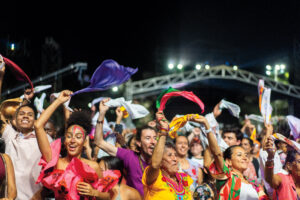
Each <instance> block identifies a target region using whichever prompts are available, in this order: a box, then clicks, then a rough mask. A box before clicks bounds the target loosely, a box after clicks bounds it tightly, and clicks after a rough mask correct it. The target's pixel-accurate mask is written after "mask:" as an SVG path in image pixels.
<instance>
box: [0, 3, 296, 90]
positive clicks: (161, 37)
mask: <svg viewBox="0 0 300 200" xmlns="http://www.w3.org/2000/svg"><path fill="white" fill-rule="evenodd" d="M274 2H275V1H271V0H269V1H247V2H246V1H140V2H139V3H137V2H132V1H126V2H124V1H123V2H118V1H110V2H105V3H104V1H99V2H97V3H96V2H93V3H90V2H85V1H81V2H75V1H70V2H69V3H68V4H67V3H64V4H62V1H61V2H53V1H47V2H44V1H43V2H41V3H34V4H33V3H28V2H12V1H10V3H9V2H6V3H5V6H3V7H2V8H1V11H2V12H1V14H0V17H1V19H2V20H1V24H2V29H1V32H0V34H1V35H0V44H1V48H0V50H1V51H2V52H1V53H2V54H3V55H6V52H7V48H8V46H7V42H8V41H9V42H16V43H18V42H20V41H23V40H26V41H27V42H28V43H27V44H28V45H27V47H26V52H27V54H28V55H27V57H22V53H19V54H21V55H11V56H10V58H11V59H12V60H15V61H16V62H18V64H19V65H20V66H22V68H23V69H24V70H25V72H26V73H27V74H28V75H29V76H30V77H31V78H32V79H34V78H35V77H37V76H39V75H41V73H42V69H41V63H42V61H41V49H42V45H43V44H44V42H45V38H46V37H49V36H50V37H53V38H54V40H55V41H56V42H57V43H58V44H59V45H60V49H61V52H62V64H61V65H62V66H61V67H65V66H67V65H68V64H70V63H75V62H78V61H82V62H88V65H89V69H88V71H87V73H88V74H89V75H91V74H92V73H93V71H94V70H95V68H96V67H97V66H98V65H99V64H100V63H101V62H102V61H103V60H104V59H114V60H116V61H117V62H119V63H120V64H122V65H125V66H131V67H138V68H139V72H138V73H137V74H136V75H134V76H133V77H132V78H133V80H140V79H143V78H148V77H153V76H155V75H158V74H162V73H166V72H167V63H168V61H169V60H170V59H173V60H175V62H179V61H181V60H183V61H184V63H185V65H191V66H192V65H194V64H195V63H197V62H209V63H210V64H211V65H216V64H221V63H225V62H226V61H227V62H229V63H231V64H236V65H239V66H240V68H245V69H247V70H250V71H251V70H252V69H253V70H256V71H257V70H258V69H259V68H264V67H265V64H267V62H269V61H271V62H272V61H273V60H274V61H273V62H275V61H276V59H280V58H281V56H282V55H287V54H288V53H290V52H291V51H292V47H293V40H294V39H295V38H296V39H300V31H299V30H300V18H299V15H300V14H299V13H300V12H299V11H300V4H299V3H298V2H299V1H296V0H295V1H281V2H278V3H276V2H275V3H274ZM18 51H19V52H20V51H22V50H18ZM274 58H275V59H274ZM272 59H273V60H272ZM47 72H51V69H49V71H47ZM4 87H5V85H4ZM4 90H5V89H4Z"/></svg>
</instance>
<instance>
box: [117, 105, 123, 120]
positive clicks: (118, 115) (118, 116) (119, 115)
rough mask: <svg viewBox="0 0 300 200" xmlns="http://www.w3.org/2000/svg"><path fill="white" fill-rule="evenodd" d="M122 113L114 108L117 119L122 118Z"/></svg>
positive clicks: (119, 108)
mask: <svg viewBox="0 0 300 200" xmlns="http://www.w3.org/2000/svg"><path fill="white" fill-rule="evenodd" d="M123 114H124V113H123V111H121V107H117V108H116V115H117V119H122V118H123Z"/></svg>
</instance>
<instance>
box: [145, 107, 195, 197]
mask: <svg viewBox="0 0 300 200" xmlns="http://www.w3.org/2000/svg"><path fill="white" fill-rule="evenodd" d="M156 120H157V121H158V122H159V124H160V132H159V133H160V134H159V135H160V136H159V140H158V143H157V145H156V146H155V149H154V152H153V155H152V158H151V164H150V165H149V166H148V167H147V168H146V169H145V171H144V174H143V179H142V182H143V185H144V199H145V200H148V199H151V200H156V199H159V200H161V199H168V200H172V199H174V200H175V199H176V200H177V199H178V200H190V199H192V193H191V191H190V185H191V184H192V183H193V180H192V179H191V177H189V176H188V175H187V174H185V173H179V172H178V171H179V168H178V160H177V156H176V150H175V146H174V144H173V143H172V142H168V141H167V142H166V139H167V135H168V127H169V124H168V122H167V120H166V118H165V116H164V115H163V113H162V112H157V113H156Z"/></svg>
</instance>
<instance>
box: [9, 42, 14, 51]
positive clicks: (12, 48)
mask: <svg viewBox="0 0 300 200" xmlns="http://www.w3.org/2000/svg"><path fill="white" fill-rule="evenodd" d="M10 50H12V51H14V50H15V44H14V43H11V44H10Z"/></svg>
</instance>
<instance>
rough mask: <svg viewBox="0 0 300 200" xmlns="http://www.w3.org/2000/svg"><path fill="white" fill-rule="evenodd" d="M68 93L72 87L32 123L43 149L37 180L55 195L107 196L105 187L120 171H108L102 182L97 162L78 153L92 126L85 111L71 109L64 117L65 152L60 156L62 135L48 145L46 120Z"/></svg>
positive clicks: (69, 196)
mask: <svg viewBox="0 0 300 200" xmlns="http://www.w3.org/2000/svg"><path fill="white" fill-rule="evenodd" d="M71 94H72V92H71V91H67V90H65V91H62V92H61V94H60V95H59V97H58V98H57V99H56V100H55V101H54V102H53V103H52V104H51V105H50V106H49V107H48V108H47V109H46V110H45V111H44V112H43V113H42V115H41V116H40V118H39V119H38V120H37V121H36V122H35V124H34V126H35V130H36V136H37V141H38V144H39V148H40V151H41V153H42V158H41V161H40V165H42V171H41V174H40V176H39V178H38V180H37V183H39V182H41V183H42V184H43V185H44V186H45V187H47V188H49V189H51V190H53V191H54V194H55V199H75V200H79V199H96V198H101V199H109V198H110V194H109V193H108V190H109V189H110V188H112V187H113V186H114V184H116V180H118V178H119V175H118V174H113V175H110V179H109V180H110V181H108V182H107V185H103V184H102V183H101V179H100V178H102V173H101V171H100V168H99V165H98V164H97V162H94V161H90V160H87V159H84V158H82V157H81V153H82V149H83V145H84V142H85V138H86V135H87V133H89V132H90V130H91V117H90V115H89V114H88V113H87V112H84V111H77V112H74V113H72V114H71V115H70V117H69V119H68V121H67V124H66V132H65V139H64V141H63V146H64V148H65V149H66V151H67V155H66V156H64V157H60V152H61V143H62V142H61V139H57V140H56V141H54V142H53V143H52V144H51V145H50V143H49V142H48V140H46V138H47V136H46V135H47V134H46V132H45V130H44V125H45V123H46V122H47V121H48V120H49V118H50V117H51V115H52V113H53V112H54V111H55V110H56V109H57V108H58V107H59V106H60V105H62V104H63V103H64V102H66V101H68V100H69V99H70V95H71ZM104 178H105V177H104ZM104 188H105V189H104Z"/></svg>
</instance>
